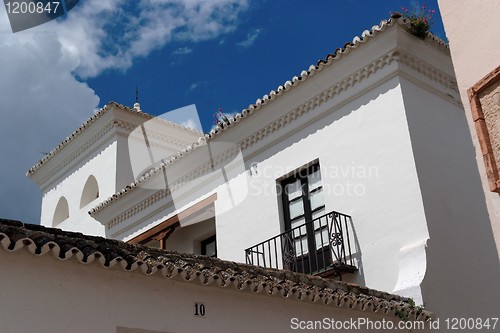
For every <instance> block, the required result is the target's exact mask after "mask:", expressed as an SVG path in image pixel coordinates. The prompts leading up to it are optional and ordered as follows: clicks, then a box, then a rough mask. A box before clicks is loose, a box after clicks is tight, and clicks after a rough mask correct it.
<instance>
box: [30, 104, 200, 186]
mask: <svg viewBox="0 0 500 333" xmlns="http://www.w3.org/2000/svg"><path fill="white" fill-rule="evenodd" d="M113 107H114V108H117V109H119V110H122V111H125V112H127V113H129V114H134V115H138V116H140V117H143V118H144V119H146V120H150V119H153V118H154V119H160V118H155V117H154V116H152V115H150V114H147V113H145V112H142V111H140V110H136V109H132V108H129V107H127V106H124V105H122V104H119V103H116V102H109V103H108V104H106V105H105V106H104V107H102V108H101V109H100V110H99V111H98V112H96V113H95V114H94V115H92V116H91V117H90V118H89V119H87V120H86V121H85V122H84V123H83V124H82V125H81V126H80V127H79V128H77V129H76V130H75V131H74V132H73V133H71V135H70V136H68V137H67V138H66V139H64V140H63V141H62V142H61V143H59V144H58V145H57V146H56V147H55V148H54V149H52V150H51V151H50V152H49V153H48V154H47V155H45V156H44V157H43V158H42V159H41V160H40V161H38V162H37V163H36V164H35V165H34V166H32V167H31V168H30V169H29V170H28V172H27V173H26V175H27V176H28V177H31V176H32V175H33V174H35V173H36V172H37V171H38V170H39V169H40V168H41V167H42V166H43V165H44V164H45V163H47V162H48V161H49V160H51V159H52V158H53V157H54V156H56V155H57V154H58V153H59V152H60V151H61V150H63V148H64V147H66V146H67V145H68V144H69V143H70V142H72V141H74V140H75V139H76V138H77V137H78V136H80V135H81V134H82V133H83V132H85V131H86V130H87V129H88V128H89V127H91V125H92V124H93V123H95V122H96V121H97V120H98V119H99V118H101V117H102V116H103V115H104V114H105V113H107V112H108V111H109V110H111V109H112V108H113ZM160 120H161V121H162V122H163V123H165V124H168V125H169V126H172V127H176V128H179V129H182V130H184V131H186V132H189V133H191V134H195V135H198V136H202V135H203V133H202V132H200V131H197V130H195V129H191V128H187V127H184V126H182V125H179V124H176V123H173V122H171V121H168V120H165V119H160ZM184 147H185V146H184Z"/></svg>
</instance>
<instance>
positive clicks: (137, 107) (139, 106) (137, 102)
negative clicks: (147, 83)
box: [134, 84, 141, 111]
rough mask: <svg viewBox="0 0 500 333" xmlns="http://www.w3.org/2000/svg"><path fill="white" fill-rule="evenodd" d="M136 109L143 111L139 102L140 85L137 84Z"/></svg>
mask: <svg viewBox="0 0 500 333" xmlns="http://www.w3.org/2000/svg"><path fill="white" fill-rule="evenodd" d="M134 109H135V110H136V111H141V105H140V104H139V85H137V84H136V85H135V104H134Z"/></svg>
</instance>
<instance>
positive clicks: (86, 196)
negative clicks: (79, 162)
mask: <svg viewBox="0 0 500 333" xmlns="http://www.w3.org/2000/svg"><path fill="white" fill-rule="evenodd" d="M97 198H99V185H97V180H96V179H95V177H94V176H89V178H88V179H87V182H86V183H85V186H84V187H83V192H82V199H81V200H80V208H82V207H85V206H87V205H88V204H89V203H91V202H92V201H94V200H95V199H97Z"/></svg>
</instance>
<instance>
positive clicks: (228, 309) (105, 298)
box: [0, 250, 398, 333]
mask: <svg viewBox="0 0 500 333" xmlns="http://www.w3.org/2000/svg"><path fill="white" fill-rule="evenodd" d="M0 264H1V266H2V269H3V271H4V272H8V273H9V274H1V275H0V284H1V285H2V288H1V290H0V295H1V297H0V307H1V308H2V311H0V322H1V323H2V333H18V332H37V333H54V332H65V333H80V332H81V333H88V332H99V333H120V332H124V331H125V332H144V331H140V330H150V331H154V332H162V333H163V332H164V333H167V332H170V333H173V332H175V333H177V332H214V333H220V332H242V333H245V332H290V331H292V330H291V328H290V325H291V319H292V318H293V317H297V318H299V319H300V320H323V318H333V319H335V320H350V319H351V318H358V317H364V318H367V319H369V320H371V321H375V320H378V321H381V320H383V319H384V320H386V321H398V319H397V318H395V317H389V316H381V315H379V314H373V313H370V312H362V311H359V310H351V309H345V308H337V307H336V306H325V305H320V304H311V303H309V302H307V301H305V302H304V301H295V300H290V299H288V300H287V299H283V298H282V297H281V296H278V297H276V296H266V295H256V294H253V293H251V292H248V291H245V292H241V291H236V290H234V289H233V287H232V286H229V287H227V288H221V287H218V286H203V285H200V284H198V283H197V282H180V281H175V280H168V279H165V278H163V277H157V276H153V277H148V276H145V275H144V274H143V273H141V272H133V273H129V272H123V271H121V268H118V269H104V268H102V267H100V264H88V265H82V264H80V263H77V262H76V261H73V260H68V261H66V262H62V261H60V260H58V259H56V258H54V257H52V256H51V255H44V256H41V257H37V256H33V255H32V254H29V253H28V252H27V251H25V250H21V251H19V252H16V253H13V254H8V253H6V252H4V251H2V253H0ZM195 302H203V303H204V305H205V308H206V312H205V316H204V317H202V318H200V317H195V316H194V303H195ZM118 327H121V328H118ZM122 328H123V329H122ZM125 328H129V329H131V330H130V331H127V330H126V329H125ZM133 329H137V330H133ZM359 331H361V332H365V331H366V330H359Z"/></svg>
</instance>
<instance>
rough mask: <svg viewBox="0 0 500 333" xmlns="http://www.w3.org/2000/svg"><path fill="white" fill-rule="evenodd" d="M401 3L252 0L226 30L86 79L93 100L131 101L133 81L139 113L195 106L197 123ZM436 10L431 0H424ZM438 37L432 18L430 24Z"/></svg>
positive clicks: (291, 72)
mask: <svg viewBox="0 0 500 333" xmlns="http://www.w3.org/2000/svg"><path fill="white" fill-rule="evenodd" d="M408 4H409V1H395V0H385V1H384V0H383V1H380V0H378V1H367V0H364V1H356V0H350V1H324V0H323V1H318V0H316V1H299V0H290V1H262V0H261V1H255V2H250V4H249V8H248V9H247V10H245V11H243V12H242V13H241V15H239V17H238V22H237V26H236V27H235V29H234V30H233V31H231V32H228V33H224V34H221V35H219V36H217V37H215V38H212V39H208V40H204V41H199V42H193V41H182V40H180V41H173V42H172V43H169V44H168V45H166V46H165V47H163V48H161V49H157V50H154V51H153V52H151V53H150V54H149V55H148V56H147V57H144V58H139V59H137V60H136V61H135V62H134V64H133V66H132V67H130V68H129V69H128V70H126V71H116V70H110V71H106V72H105V73H103V74H101V75H99V76H98V77H96V78H93V79H90V80H88V81H87V82H88V83H89V85H90V86H91V87H92V88H93V89H94V90H95V91H96V92H97V94H98V95H99V97H100V98H101V100H100V105H101V106H102V105H103V104H104V103H107V102H108V101H110V100H114V101H117V102H119V103H122V104H126V105H132V104H133V103H134V98H135V85H136V83H137V84H138V85H139V99H140V103H141V107H142V109H143V110H144V111H146V112H148V113H151V114H155V115H157V114H161V113H164V112H167V111H169V110H173V109H175V108H178V107H182V106H185V105H189V104H196V106H197V109H198V112H199V113H200V117H201V119H202V124H203V128H204V130H205V131H207V130H209V129H210V127H211V125H212V122H213V118H212V116H211V115H212V114H213V113H215V112H216V111H217V109H218V108H219V107H222V109H223V110H224V112H227V113H234V112H238V111H241V110H242V109H244V108H245V107H247V106H248V105H249V104H251V103H253V102H255V100H256V99H257V98H260V97H262V96H263V95H264V94H266V93H268V92H269V91H270V90H271V89H275V88H276V87H277V86H278V85H280V84H283V83H284V82H285V81H287V80H289V79H291V78H292V77H293V76H295V75H299V74H300V72H301V71H302V70H304V69H307V68H308V67H309V66H310V65H311V64H314V63H315V62H316V61H317V60H319V59H320V58H324V57H325V56H326V55H327V54H328V53H331V52H333V51H334V50H335V49H336V48H338V47H342V46H343V45H344V44H345V43H346V42H348V41H351V40H352V38H353V37H354V36H355V35H360V34H361V32H362V31H363V30H365V29H370V28H371V27H372V26H373V25H375V24H378V23H379V22H380V20H382V19H386V18H388V17H389V12H391V11H397V10H399V9H400V8H401V7H402V6H407V5H408ZM426 4H427V6H428V7H430V8H435V9H437V4H436V1H428V2H426ZM433 31H435V32H436V33H437V34H438V35H439V36H441V37H444V32H443V28H442V23H441V20H440V18H439V17H436V20H435V24H434V27H433Z"/></svg>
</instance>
